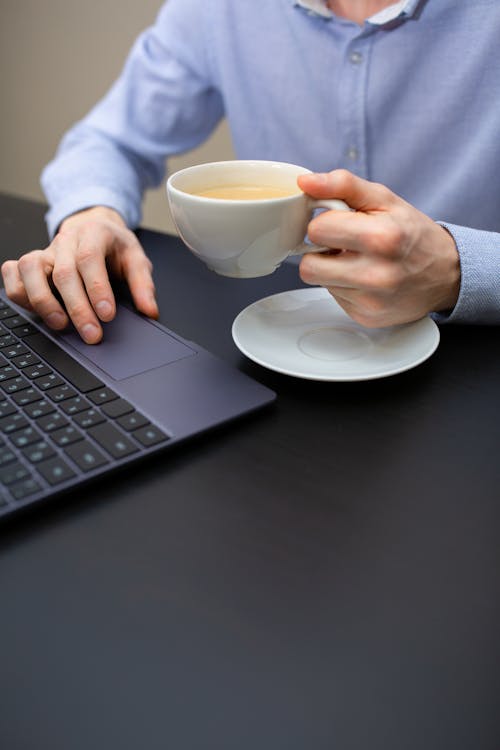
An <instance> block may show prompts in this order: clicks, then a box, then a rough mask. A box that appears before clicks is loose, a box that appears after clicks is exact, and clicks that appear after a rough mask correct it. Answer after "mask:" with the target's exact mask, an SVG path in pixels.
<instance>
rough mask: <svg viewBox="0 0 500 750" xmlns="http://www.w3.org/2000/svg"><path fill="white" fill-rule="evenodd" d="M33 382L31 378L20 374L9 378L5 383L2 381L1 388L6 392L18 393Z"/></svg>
mask: <svg viewBox="0 0 500 750" xmlns="http://www.w3.org/2000/svg"><path fill="white" fill-rule="evenodd" d="M30 385H31V383H30V382H29V380H26V378H23V376H22V375H19V377H17V378H12V379H11V380H7V381H6V382H5V383H0V386H1V388H2V389H3V390H4V391H5V393H17V391H22V390H23V389H24V388H29V387H30Z"/></svg>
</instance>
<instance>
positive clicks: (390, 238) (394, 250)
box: [367, 221, 404, 256]
mask: <svg viewBox="0 0 500 750" xmlns="http://www.w3.org/2000/svg"><path fill="white" fill-rule="evenodd" d="M403 236H404V235H403V230H402V229H401V227H400V226H399V225H398V224H397V223H396V222H395V221H386V222H384V223H383V224H382V223H380V224H378V225H377V226H376V227H373V226H372V227H371V229H370V234H369V236H368V238H367V243H368V244H369V247H370V249H371V250H372V252H375V253H377V254H378V255H386V256H394V255H397V254H398V252H399V251H400V248H401V245H402V243H403Z"/></svg>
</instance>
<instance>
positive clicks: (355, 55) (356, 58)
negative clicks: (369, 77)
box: [349, 52, 363, 65]
mask: <svg viewBox="0 0 500 750" xmlns="http://www.w3.org/2000/svg"><path fill="white" fill-rule="evenodd" d="M349 60H350V61H351V62H352V64H353V65H359V64H360V63H361V62H362V61H363V55H362V54H361V52H351V53H350V54H349Z"/></svg>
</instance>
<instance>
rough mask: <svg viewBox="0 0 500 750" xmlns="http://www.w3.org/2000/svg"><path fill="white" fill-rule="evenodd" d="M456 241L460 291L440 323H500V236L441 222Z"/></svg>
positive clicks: (439, 320) (440, 319) (438, 316)
mask: <svg viewBox="0 0 500 750" xmlns="http://www.w3.org/2000/svg"><path fill="white" fill-rule="evenodd" d="M440 223H441V225H442V226H443V227H445V228H446V229H447V230H448V232H450V234H451V235H452V237H453V238H454V240H455V244H456V246H457V249H458V253H459V257H460V271H461V280H460V292H459V295H458V300H457V303H456V305H455V307H454V308H453V310H452V311H451V312H450V314H449V315H446V314H444V315H440V314H435V316H434V317H435V319H436V320H437V321H438V322H440V323H444V322H450V323H479V324H481V323H482V324H497V325H498V324H500V234H498V233H496V232H485V231H482V230H478V229H470V228H469V227H461V226H457V225H454V224H447V223H445V222H440Z"/></svg>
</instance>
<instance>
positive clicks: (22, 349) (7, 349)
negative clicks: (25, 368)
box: [2, 335, 29, 359]
mask: <svg viewBox="0 0 500 750" xmlns="http://www.w3.org/2000/svg"><path fill="white" fill-rule="evenodd" d="M2 338H3V339H5V338H6V336H2ZM8 338H9V339H12V343H11V344H9V345H7V344H4V348H3V349H2V354H3V355H4V357H8V358H9V359H13V357H18V356H19V355H20V354H27V353H28V352H29V349H28V347H27V346H24V344H21V343H20V342H19V341H18V340H17V339H15V338H14V336H11V335H9V336H8Z"/></svg>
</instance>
